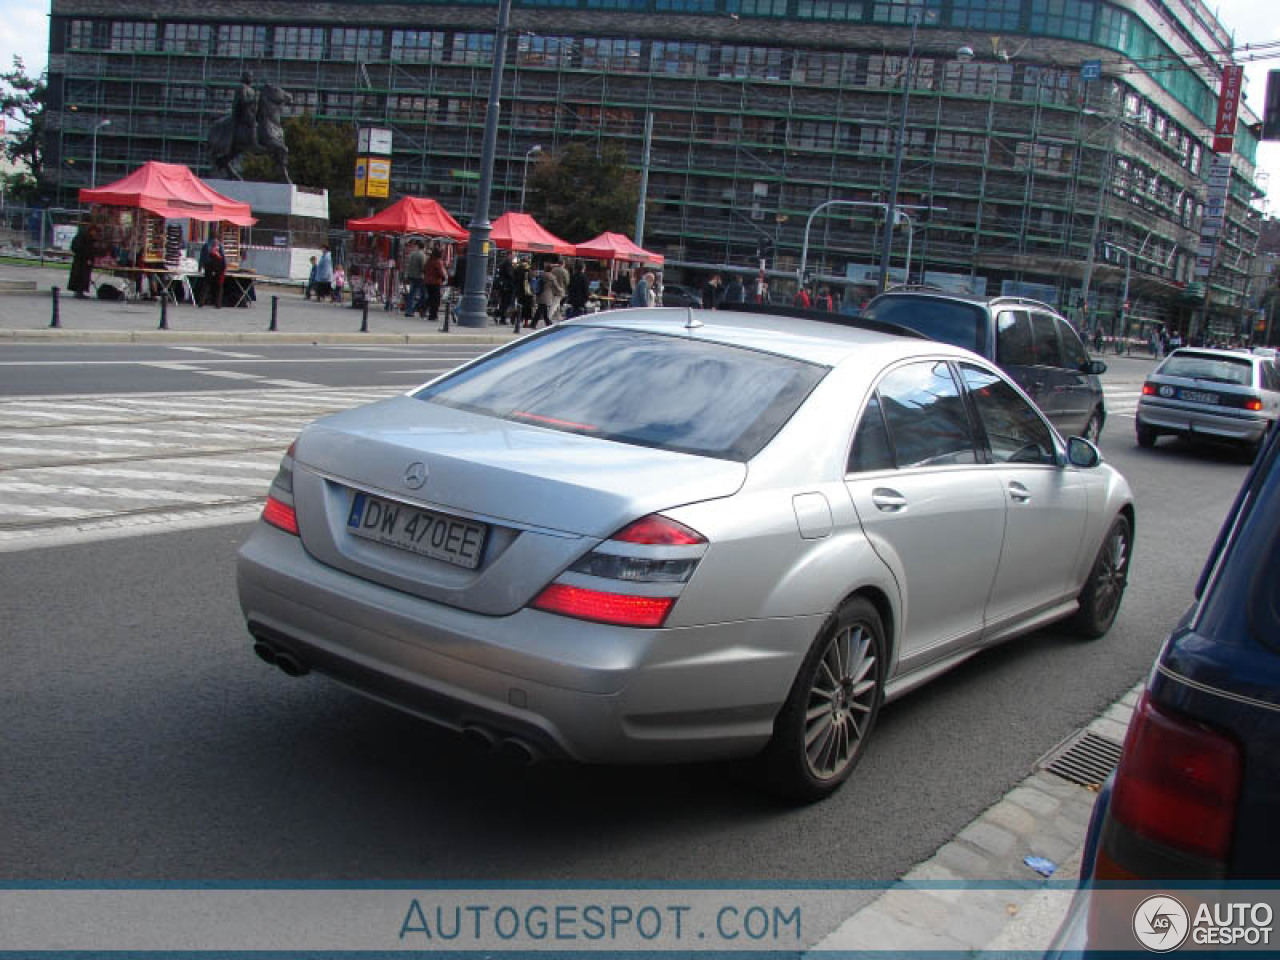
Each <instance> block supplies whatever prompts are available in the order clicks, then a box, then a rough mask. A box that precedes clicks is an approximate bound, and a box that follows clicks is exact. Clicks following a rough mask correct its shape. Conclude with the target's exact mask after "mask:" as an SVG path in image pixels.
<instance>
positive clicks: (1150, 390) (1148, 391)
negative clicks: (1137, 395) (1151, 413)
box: [1142, 383, 1156, 397]
mask: <svg viewBox="0 0 1280 960" xmlns="http://www.w3.org/2000/svg"><path fill="white" fill-rule="evenodd" d="M1142 395H1143V396H1144V397H1154V396H1155V395H1156V385H1155V384H1154V383H1144V384H1143V385H1142Z"/></svg>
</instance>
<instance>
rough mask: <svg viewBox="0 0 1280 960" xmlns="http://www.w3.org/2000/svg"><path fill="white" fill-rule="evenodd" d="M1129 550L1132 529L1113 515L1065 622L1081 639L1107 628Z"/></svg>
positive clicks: (1115, 607) (1117, 608) (1123, 583)
mask: <svg viewBox="0 0 1280 960" xmlns="http://www.w3.org/2000/svg"><path fill="white" fill-rule="evenodd" d="M1132 553H1133V530H1132V528H1131V527H1130V526H1129V520H1128V519H1127V518H1126V517H1123V516H1120V517H1116V519H1115V522H1114V523H1112V524H1111V529H1110V530H1108V531H1107V536H1106V538H1105V539H1104V540H1103V541H1102V546H1101V547H1099V548H1098V557H1097V559H1096V560H1094V562H1093V569H1092V570H1090V571H1089V579H1088V580H1086V581H1085V585H1084V589H1083V590H1081V591H1080V609H1079V610H1078V611H1076V614H1075V616H1074V617H1072V619H1071V620H1070V621H1069V626H1070V629H1071V632H1072V633H1074V634H1076V635H1077V636H1078V637H1080V638H1081V639H1082V640H1096V639H1098V638H1099V637H1101V636H1102V635H1103V634H1104V633H1106V632H1107V631H1108V630H1110V629H1111V624H1113V623H1114V622H1115V619H1116V614H1117V613H1118V612H1119V611H1120V600H1121V598H1122V597H1123V596H1124V588H1125V586H1126V585H1127V584H1128V582H1129V558H1130V556H1131V555H1132Z"/></svg>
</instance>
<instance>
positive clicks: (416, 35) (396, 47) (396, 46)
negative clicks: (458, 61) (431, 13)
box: [391, 30, 444, 63]
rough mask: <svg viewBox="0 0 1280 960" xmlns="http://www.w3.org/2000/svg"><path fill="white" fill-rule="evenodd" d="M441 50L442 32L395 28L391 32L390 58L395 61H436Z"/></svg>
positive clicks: (442, 50)
mask: <svg viewBox="0 0 1280 960" xmlns="http://www.w3.org/2000/svg"><path fill="white" fill-rule="evenodd" d="M443 52H444V34H442V33H434V32H432V31H430V30H396V31H394V32H393V33H392V34H391V59H392V60H393V61H395V62H397V63H437V62H439V61H440V60H441V59H442V54H443Z"/></svg>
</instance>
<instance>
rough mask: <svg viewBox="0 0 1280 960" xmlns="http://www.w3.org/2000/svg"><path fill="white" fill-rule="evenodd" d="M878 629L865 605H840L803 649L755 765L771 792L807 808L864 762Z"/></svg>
mask: <svg viewBox="0 0 1280 960" xmlns="http://www.w3.org/2000/svg"><path fill="white" fill-rule="evenodd" d="M885 669H886V664H885V641H884V626H883V625H882V624H881V622H880V615H879V614H878V613H877V612H876V609H875V607H873V606H872V605H871V604H870V603H868V602H867V601H866V600H863V599H861V598H855V599H853V600H849V601H846V602H845V603H844V604H843V605H842V606H841V607H840V609H839V610H838V611H837V612H836V614H835V616H834V617H832V618H831V619H830V620H829V621H828V622H827V625H826V626H825V628H824V629H823V631H822V633H821V634H819V636H818V638H817V640H815V641H814V644H813V646H812V647H811V648H810V649H809V653H808V655H807V656H806V657H805V659H804V663H803V664H802V665H801V667H800V672H799V673H798V674H797V675H796V679H795V681H794V682H793V683H792V686H791V693H790V694H789V695H788V696H787V701H786V703H785V704H783V707H782V710H781V712H779V714H778V717H777V719H776V720H775V721H774V725H773V739H772V740H771V741H770V742H769V746H768V747H766V748H765V752H764V754H763V755H762V757H761V759H762V761H763V766H764V773H765V776H766V777H767V781H768V785H769V787H770V789H772V790H775V791H777V792H778V793H781V794H783V795H784V796H787V797H789V798H792V799H796V800H803V801H806V802H807V801H813V800H821V799H822V798H823V797H826V796H828V795H830V794H831V793H834V792H835V791H836V789H838V788H839V786H840V785H841V784H842V783H844V782H845V780H847V779H849V775H850V774H851V773H853V768H854V767H855V766H857V764H858V761H859V760H860V759H861V758H862V754H863V751H864V749H865V747H866V742H867V739H868V738H869V737H870V736H871V731H872V728H873V727H874V726H875V722H876V717H877V716H878V715H879V713H880V705H881V703H882V702H883V700H884V676H885Z"/></svg>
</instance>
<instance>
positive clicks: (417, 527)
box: [347, 493, 489, 570]
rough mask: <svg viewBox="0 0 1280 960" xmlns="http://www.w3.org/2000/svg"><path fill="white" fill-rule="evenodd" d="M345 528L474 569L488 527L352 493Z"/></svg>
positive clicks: (435, 558)
mask: <svg viewBox="0 0 1280 960" xmlns="http://www.w3.org/2000/svg"><path fill="white" fill-rule="evenodd" d="M347 529H348V531H350V532H351V533H353V534H355V535H356V536H357V537H364V538H365V539H367V540H376V541H377V542H378V543H385V544H386V545H387V546H389V547H397V548H398V549H400V550H408V551H409V552H410V553H416V554H419V555H420V556H423V557H431V558H432V559H434V560H444V561H446V562H448V563H454V564H457V565H458V566H460V567H467V568H468V569H471V570H474V569H475V568H476V567H477V566H479V565H480V551H481V550H482V549H483V547H484V538H485V534H487V533H488V532H489V528H488V527H487V526H486V525H485V524H483V523H474V522H472V521H470V520H463V519H461V518H460V517H450V516H448V515H446V514H443V513H436V512H435V511H434V510H423V509H421V508H419V507H411V506H409V504H407V503H397V502H396V501H395V500H384V499H383V498H382V497H374V496H370V495H369V494H367V493H356V494H355V496H354V497H353V498H352V500H351V512H350V513H349V514H347Z"/></svg>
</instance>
